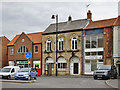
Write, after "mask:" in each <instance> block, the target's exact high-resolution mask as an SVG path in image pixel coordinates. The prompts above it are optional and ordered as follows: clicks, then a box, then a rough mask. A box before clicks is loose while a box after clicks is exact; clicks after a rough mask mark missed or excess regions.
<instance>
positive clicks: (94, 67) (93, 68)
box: [91, 60, 97, 71]
mask: <svg viewBox="0 0 120 90" xmlns="http://www.w3.org/2000/svg"><path fill="white" fill-rule="evenodd" d="M96 69H97V60H91V71H94V70H96Z"/></svg>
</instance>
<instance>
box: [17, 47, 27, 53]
mask: <svg viewBox="0 0 120 90" xmlns="http://www.w3.org/2000/svg"><path fill="white" fill-rule="evenodd" d="M25 52H28V48H27V47H26V46H20V47H19V49H18V53H25Z"/></svg>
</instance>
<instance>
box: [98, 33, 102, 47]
mask: <svg viewBox="0 0 120 90" xmlns="http://www.w3.org/2000/svg"><path fill="white" fill-rule="evenodd" d="M100 47H103V35H99V36H98V48H100Z"/></svg>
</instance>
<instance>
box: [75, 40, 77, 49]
mask: <svg viewBox="0 0 120 90" xmlns="http://www.w3.org/2000/svg"><path fill="white" fill-rule="evenodd" d="M75 49H77V40H75Z"/></svg>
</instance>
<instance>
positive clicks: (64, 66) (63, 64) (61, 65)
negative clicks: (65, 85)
mask: <svg viewBox="0 0 120 90" xmlns="http://www.w3.org/2000/svg"><path fill="white" fill-rule="evenodd" d="M66 67H67V64H66V63H58V68H60V69H66Z"/></svg>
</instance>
